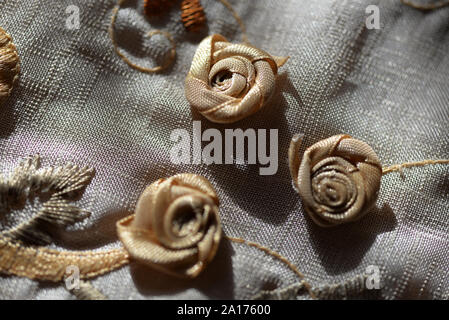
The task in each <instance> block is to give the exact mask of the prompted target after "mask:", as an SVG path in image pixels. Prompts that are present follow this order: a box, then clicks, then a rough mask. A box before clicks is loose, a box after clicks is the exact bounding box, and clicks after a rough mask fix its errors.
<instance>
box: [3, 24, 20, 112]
mask: <svg viewBox="0 0 449 320" xmlns="http://www.w3.org/2000/svg"><path fill="white" fill-rule="evenodd" d="M19 71H20V60H19V55H18V53H17V49H16V46H15V45H14V43H13V42H12V38H11V36H10V35H9V34H7V33H6V31H5V30H3V29H2V28H1V27H0V106H1V105H2V104H3V102H4V101H5V100H6V99H7V98H8V97H9V95H10V94H11V91H12V88H13V86H14V83H15V82H16V81H17V79H18V77H19Z"/></svg>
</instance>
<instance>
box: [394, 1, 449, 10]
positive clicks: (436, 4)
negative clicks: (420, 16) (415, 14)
mask: <svg viewBox="0 0 449 320" xmlns="http://www.w3.org/2000/svg"><path fill="white" fill-rule="evenodd" d="M401 2H402V3H403V4H405V5H407V6H409V7H412V8H415V9H418V10H423V11H430V10H435V9H440V8H443V7H445V6H448V5H449V1H437V2H434V3H428V4H420V3H415V2H413V1H409V0H401Z"/></svg>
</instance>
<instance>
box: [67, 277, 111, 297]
mask: <svg viewBox="0 0 449 320" xmlns="http://www.w3.org/2000/svg"><path fill="white" fill-rule="evenodd" d="M69 291H70V292H71V293H72V294H73V295H74V296H75V297H77V298H78V299H79V300H107V299H108V298H107V297H106V296H105V295H104V294H103V293H101V292H100V291H99V290H98V289H97V288H95V287H94V286H93V285H92V283H90V281H83V280H80V282H79V288H78V289H71V290H69Z"/></svg>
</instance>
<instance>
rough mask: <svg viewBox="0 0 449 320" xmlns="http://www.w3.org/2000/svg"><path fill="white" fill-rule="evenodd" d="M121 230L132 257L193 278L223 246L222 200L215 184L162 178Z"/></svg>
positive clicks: (190, 176) (191, 176)
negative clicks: (219, 213)
mask: <svg viewBox="0 0 449 320" xmlns="http://www.w3.org/2000/svg"><path fill="white" fill-rule="evenodd" d="M117 228H118V235H119V238H120V240H121V241H122V242H123V245H124V247H125V248H126V250H127V251H128V252H129V254H130V256H131V257H132V258H134V259H136V260H137V261H139V262H142V263H144V264H146V265H149V266H151V267H153V268H155V269H158V270H160V271H163V272H166V273H169V274H172V275H176V276H180V277H188V278H194V277H196V276H197V275H198V274H199V273H200V272H201V271H202V270H203V269H204V268H205V266H206V265H207V263H208V262H210V261H211V260H212V259H213V257H214V256H215V253H216V251H217V248H218V245H219V243H220V239H221V225H220V219H219V216H218V197H217V195H216V193H215V191H214V189H213V187H212V185H211V184H210V182H209V181H208V180H206V179H205V178H203V177H201V176H198V175H195V174H188V173H185V174H179V175H175V176H173V177H170V178H168V179H159V180H157V181H156V182H154V183H153V184H151V185H150V186H149V187H147V188H146V189H145V191H144V192H143V193H142V195H141V196H140V199H139V201H138V203H137V206H136V212H135V215H132V216H130V217H127V218H124V219H122V220H121V221H119V222H118V223H117Z"/></svg>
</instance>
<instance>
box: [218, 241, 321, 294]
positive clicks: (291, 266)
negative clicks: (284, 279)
mask: <svg viewBox="0 0 449 320" xmlns="http://www.w3.org/2000/svg"><path fill="white" fill-rule="evenodd" d="M226 238H227V239H228V240H230V241H232V242H236V243H241V244H246V245H247V246H250V247H254V248H256V249H259V250H261V251H263V252H264V253H266V254H268V255H270V256H272V257H274V258H275V259H277V260H279V261H281V262H282V263H283V264H285V265H286V266H287V267H288V268H289V269H290V270H292V271H293V272H294V273H295V274H296V275H297V276H298V277H299V278H300V279H301V285H302V286H304V288H305V289H306V290H307V292H308V293H309V295H310V297H311V298H312V299H316V295H315V293H314V292H313V291H312V286H311V285H310V284H309V283H308V282H307V281H306V280H305V277H304V274H302V273H301V272H300V271H299V270H298V268H297V267H296V266H295V265H294V264H293V263H292V262H290V260H288V259H287V258H285V257H284V256H282V255H281V254H279V253H277V252H276V251H273V250H271V249H269V248H267V247H264V246H262V245H260V244H258V243H256V242H251V241H247V240H244V239H242V238H235V237H229V236H226Z"/></svg>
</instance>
